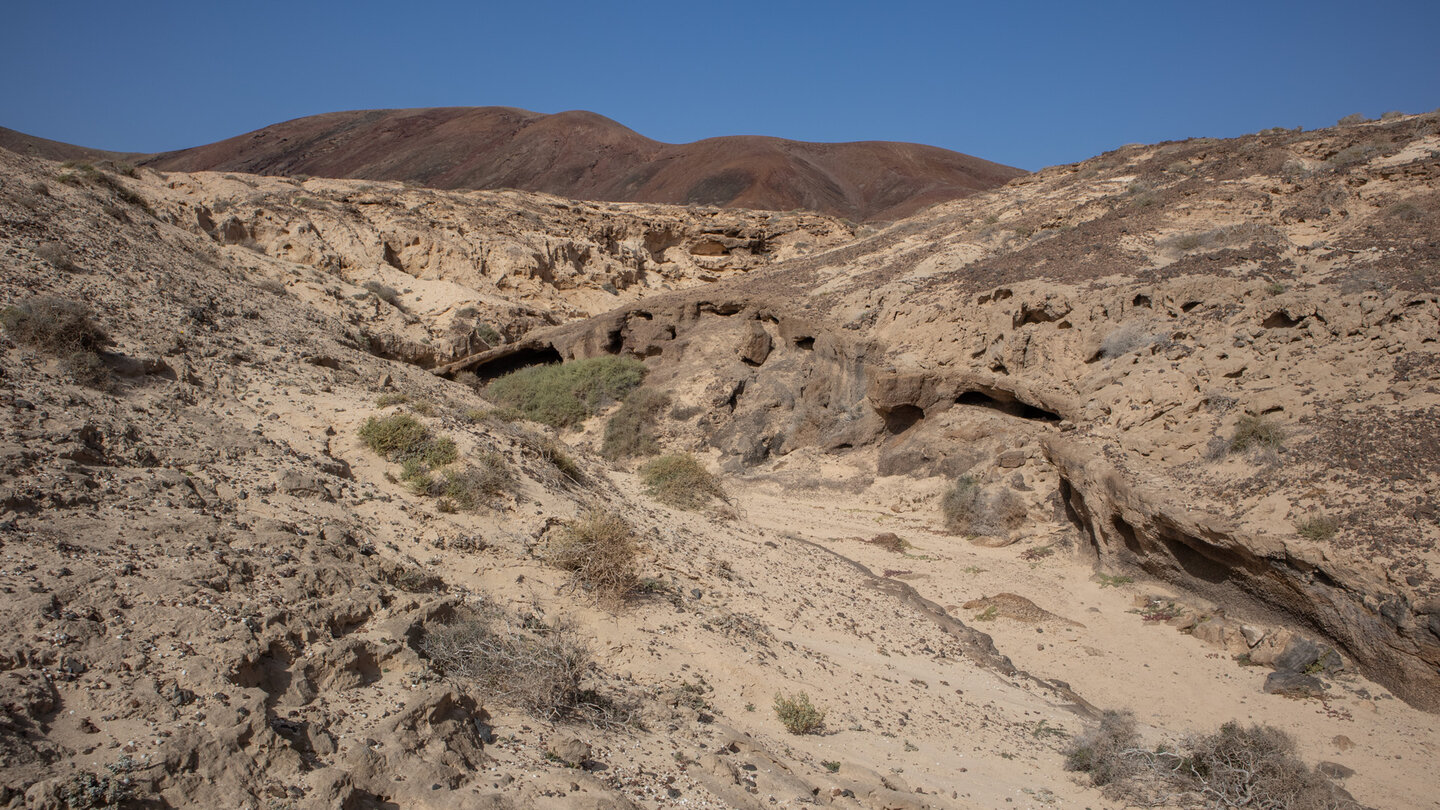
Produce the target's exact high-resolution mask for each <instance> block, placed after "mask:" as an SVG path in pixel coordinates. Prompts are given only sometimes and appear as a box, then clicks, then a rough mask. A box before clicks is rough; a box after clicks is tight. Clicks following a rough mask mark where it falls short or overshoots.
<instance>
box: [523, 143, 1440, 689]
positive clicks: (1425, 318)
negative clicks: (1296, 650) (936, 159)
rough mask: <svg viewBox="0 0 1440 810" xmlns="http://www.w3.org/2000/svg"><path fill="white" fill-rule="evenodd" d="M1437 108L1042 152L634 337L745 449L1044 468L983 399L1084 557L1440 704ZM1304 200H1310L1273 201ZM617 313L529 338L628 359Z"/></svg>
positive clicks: (891, 464)
mask: <svg viewBox="0 0 1440 810" xmlns="http://www.w3.org/2000/svg"><path fill="white" fill-rule="evenodd" d="M1432 123H1433V122H1432V121H1431V119H1430V118H1429V117H1421V118H1412V119H1406V120H1403V121H1397V122H1393V123H1388V124H1384V125H1375V126H1373V127H1368V128H1361V129H1340V130H1334V131H1321V132H1317V133H1306V134H1303V135H1301V134H1296V133H1269V134H1265V135H1260V136H1251V137H1249V138H1248V139H1246V140H1245V141H1244V143H1243V144H1241V145H1243V147H1244V149H1243V152H1244V153H1245V154H1247V155H1252V156H1253V155H1263V156H1264V159H1263V160H1260V161H1258V162H1255V161H1250V160H1249V159H1248V158H1246V159H1244V160H1241V159H1239V158H1237V157H1236V154H1237V153H1236V152H1235V151H1234V150H1235V149H1237V148H1238V146H1241V145H1237V144H1222V145H1216V144H1208V143H1194V144H1190V143H1181V144H1167V145H1161V146H1156V147H1127V148H1126V149H1125V150H1121V151H1119V152H1117V153H1112V154H1110V155H1106V156H1102V157H1101V158H1097V159H1096V160H1094V161H1089V162H1087V163H1086V164H1083V165H1081V166H1077V167H1060V168H1056V169H1050V170H1046V171H1044V172H1041V173H1039V174H1037V175H1035V176H1033V177H1031V178H1026V179H1024V180H1019V181H1015V182H1013V183H1012V184H1011V185H1009V186H1007V187H1005V188H1004V189H1001V190H999V191H997V192H994V193H992V194H990V195H986V196H985V197H983V198H977V199H975V200H969V201H961V202H956V203H950V204H947V205H944V206H937V207H936V208H934V209H931V210H930V211H928V212H926V213H925V214H924V215H922V216H920V217H917V218H916V219H914V220H912V221H909V222H907V223H905V224H904V225H903V226H897V227H895V228H892V229H889V230H886V231H882V232H881V233H879V234H878V235H876V236H874V237H872V238H870V239H868V240H866V241H864V242H862V243H860V244H858V245H854V246H850V247H847V248H845V249H843V250H839V251H834V252H832V253H830V254H826V255H823V256H818V257H813V258H808V259H797V260H793V261H791V262H788V263H785V264H783V265H781V266H780V267H779V268H778V269H776V270H774V271H771V272H768V273H766V274H765V276H764V277H763V278H758V279H756V280H754V281H752V282H750V283H747V284H744V285H740V284H732V285H725V286H724V287H723V288H721V289H722V290H723V291H724V292H725V293H727V294H728V296H727V297H725V298H722V297H721V296H718V295H716V291H714V290H707V291H706V292H705V293H704V295H703V296H701V295H686V294H684V293H679V294H675V295H671V296H667V297H665V298H662V299H656V300H653V301H651V302H650V303H649V304H648V305H647V308H646V309H647V312H650V313H653V318H654V320H653V322H650V323H649V324H648V325H647V330H648V332H647V334H650V333H653V332H654V330H655V329H656V328H657V326H656V324H657V323H660V322H661V321H663V322H664V323H666V324H669V325H670V326H671V327H673V330H674V337H673V338H670V339H667V340H664V341H660V342H655V341H653V340H649V339H648V338H647V339H646V340H645V341H643V342H644V344H645V348H644V349H643V354H645V355H646V356H650V357H653V358H655V360H656V362H655V368H656V370H657V375H659V376H658V377H657V379H659V380H663V381H667V382H668V381H669V380H672V379H673V380H680V379H701V380H704V381H705V384H704V386H703V390H704V391H705V392H706V393H705V395H704V397H703V399H705V400H706V402H707V404H709V405H710V406H712V407H715V408H716V410H717V411H718V413H717V414H716V415H714V416H712V417H711V418H710V419H708V420H705V421H703V422H702V423H701V427H702V429H703V430H704V431H705V435H706V436H707V441H709V442H710V443H711V444H712V445H713V446H715V447H719V448H720V449H722V450H723V452H724V453H725V454H726V456H727V457H729V458H731V459H732V460H733V462H734V463H735V464H737V465H740V466H741V467H743V466H748V465H754V464H758V463H761V462H763V461H764V460H765V459H767V458H772V457H775V456H777V455H782V454H784V453H786V452H788V451H789V450H791V449H793V448H795V447H798V446H813V447H820V448H826V449H830V450H838V451H843V450H845V449H848V448H853V447H858V446H861V445H865V446H872V445H873V446H878V447H879V454H878V456H877V458H878V465H877V471H878V472H879V473H881V474H921V475H958V474H960V473H962V472H964V471H965V470H967V469H970V468H972V467H973V466H974V465H975V464H977V463H979V462H980V461H981V460H982V459H985V458H991V457H993V458H996V459H999V458H1002V457H1003V458H1004V459H1005V461H1004V463H1003V464H999V466H1000V467H1001V468H1004V469H1012V468H1013V467H1012V466H1011V465H1015V464H1024V463H1026V462H1027V461H1028V460H1030V459H1032V458H1038V457H1039V456H1040V454H1039V453H1036V452H1033V451H1031V452H1026V453H1024V454H1023V456H1024V457H1023V458H1022V457H1021V454H1020V453H1017V452H1014V451H1016V450H1018V449H1019V448H1018V447H1009V446H1005V445H1004V443H1003V442H1001V443H995V442H994V440H993V439H988V438H985V437H983V436H981V435H980V434H977V433H975V432H974V430H973V429H971V428H969V427H962V426H960V425H959V424H958V423H957V422H956V421H955V420H956V417H955V412H956V409H961V410H962V411H963V410H965V409H984V410H986V411H989V412H992V413H995V414H1001V415H1003V416H1004V417H1006V418H1009V419H1011V420H1013V421H1011V422H1008V423H1007V424H1009V425H1010V426H1011V428H1007V429H1013V430H1014V431H1015V432H1016V434H1017V435H1016V438H1017V440H1018V441H1019V442H1020V444H1021V445H1025V444H1026V443H1027V442H1028V443H1030V444H1031V446H1032V447H1034V446H1039V445H1043V447H1044V448H1045V452H1044V463H1045V464H1047V465H1048V467H1049V468H1050V469H1051V470H1053V471H1054V473H1055V474H1056V477H1055V479H1054V480H1055V481H1056V484H1057V486H1058V487H1060V491H1059V493H1058V494H1059V495H1060V496H1061V498H1062V499H1063V500H1065V501H1067V502H1069V503H1071V510H1072V512H1073V513H1074V514H1075V516H1076V521H1077V523H1078V524H1079V525H1080V526H1081V527H1083V528H1084V530H1085V531H1086V532H1087V533H1088V535H1089V536H1092V537H1094V538H1095V542H1094V543H1093V544H1092V545H1091V549H1092V553H1094V554H1097V555H1099V556H1100V557H1101V558H1103V559H1104V560H1105V561H1107V562H1108V563H1113V564H1116V565H1120V566H1122V567H1127V566H1128V567H1135V568H1140V569H1143V570H1145V571H1146V572H1147V573H1149V574H1151V575H1153V576H1158V577H1161V578H1164V579H1166V580H1168V581H1170V582H1172V583H1174V584H1176V585H1180V586H1182V587H1185V588H1188V589H1192V590H1194V591H1196V592H1199V593H1202V594H1207V595H1211V596H1212V597H1213V598H1215V599H1221V600H1227V601H1230V602H1234V603H1236V604H1237V605H1238V606H1239V608H1238V609H1239V610H1241V611H1242V612H1244V611H1249V612H1251V613H1252V615H1255V616H1257V617H1263V618H1266V619H1274V620H1276V621H1281V622H1285V623H1289V624H1291V625H1292V626H1296V627H1298V628H1300V629H1303V630H1305V631H1307V632H1311V633H1317V634H1319V635H1321V636H1322V637H1324V638H1325V639H1328V640H1329V641H1330V642H1331V643H1334V644H1335V645H1337V646H1338V647H1339V648H1340V649H1341V651H1342V652H1343V653H1344V654H1345V655H1346V656H1348V657H1350V658H1353V659H1354V660H1355V661H1356V662H1358V663H1359V665H1360V666H1361V667H1362V668H1364V669H1365V671H1366V672H1367V673H1369V674H1370V675H1371V676H1372V677H1375V678H1376V679H1377V680H1379V681H1381V682H1382V683H1384V684H1386V685H1387V686H1389V687H1390V688H1392V689H1394V690H1396V691H1397V693H1400V694H1402V695H1404V696H1405V698H1406V699H1407V700H1410V701H1411V702H1413V703H1414V704H1416V705H1420V706H1425V707H1428V708H1432V709H1433V708H1437V707H1440V636H1437V634H1436V630H1437V628H1440V620H1437V618H1436V612H1435V607H1436V606H1437V604H1440V601H1437V600H1440V580H1437V578H1436V572H1435V571H1434V570H1433V565H1432V562H1431V561H1430V555H1429V550H1430V549H1433V548H1435V547H1436V545H1437V544H1440V523H1437V521H1436V520H1435V515H1436V514H1437V512H1436V510H1435V509H1434V507H1433V504H1434V503H1435V501H1436V499H1437V491H1436V483H1435V482H1436V481H1437V480H1440V469H1437V467H1436V463H1437V462H1436V460H1437V459H1440V389H1437V387H1436V384H1435V380H1436V378H1437V375H1436V369H1440V294H1437V292H1436V289H1437V284H1440V279H1437V278H1436V276H1435V275H1434V272H1433V268H1434V266H1436V265H1435V263H1434V262H1435V259H1436V258H1437V257H1440V254H1436V252H1435V251H1436V246H1435V242H1434V240H1433V238H1431V237H1430V236H1427V235H1425V234H1424V233H1423V232H1422V230H1417V229H1420V228H1422V225H1423V223H1431V224H1433V225H1436V226H1440V220H1436V219H1435V217H1436V216H1437V215H1436V214H1435V211H1434V202H1435V199H1436V197H1435V194H1436V192H1435V190H1434V186H1435V183H1436V182H1437V180H1440V164H1437V161H1436V159H1435V158H1434V156H1433V148H1434V147H1435V146H1440V142H1437V141H1436V138H1435V136H1434V135H1433V133H1431V132H1430V130H1429V129H1427V128H1426V127H1428V126H1431V125H1432ZM1362 146H1363V147H1365V148H1366V150H1368V151H1366V152H1365V154H1367V155H1369V157H1368V158H1367V159H1366V160H1365V161H1361V162H1359V163H1355V162H1349V161H1342V162H1335V161H1329V158H1328V157H1327V156H1334V155H1336V154H1340V153H1341V152H1343V151H1344V150H1346V149H1352V151H1353V150H1354V149H1358V148H1360V147H1362ZM1347 154H1348V153H1347ZM1242 164H1243V165H1244V167H1245V168H1244V170H1243V171H1242V170H1241V168H1240V166H1241V165H1242ZM1177 167H1179V168H1177ZM1180 168H1184V171H1181V170H1180ZM1086 177H1089V178H1091V179H1089V180H1086V179H1085V178H1086ZM1317 194H1319V195H1321V196H1325V197H1326V199H1327V200H1331V201H1330V202H1329V203H1327V204H1326V205H1323V206H1320V207H1318V208H1316V210H1315V212H1313V215H1312V214H1306V213H1304V211H1301V210H1300V208H1296V207H1294V206H1292V205H1291V203H1292V202H1293V203H1295V205H1299V204H1300V203H1302V202H1304V201H1305V200H1309V199H1311V198H1312V197H1315V195H1317ZM1137 195H1139V196H1141V197H1143V199H1136V197H1137ZM1326 195H1328V196H1326ZM1331 198H1333V199H1331ZM1342 203H1343V206H1344V207H1343V208H1341V207H1339V206H1340V205H1341V204H1342ZM1287 206H1290V207H1287ZM1300 207H1301V208H1303V205H1302V206H1300ZM1322 209H1323V213H1322V212H1321V211H1322ZM1022 210H1023V211H1024V213H1023V214H1016V213H1015V212H1016V211H1022ZM1306 210H1308V209H1306ZM1285 212H1289V213H1285ZM978 223H988V225H986V226H984V227H982V226H980V225H979V224H978ZM720 300H723V301H726V303H725V304H724V305H723V306H717V305H716V304H715V303H714V302H716V301H720ZM661 302H664V304H663V305H662V303H661ZM747 310H750V311H754V312H756V313H763V317H761V318H760V319H759V320H760V321H761V322H765V318H769V319H772V320H773V323H774V324H775V327H776V328H775V329H774V330H772V331H773V333H774V334H775V336H776V337H778V338H780V339H779V340H776V342H775V349H774V350H773V353H772V354H771V355H770V356H769V357H768V358H767V359H766V360H765V361H764V363H763V365H760V366H755V365H753V364H751V363H743V362H738V363H737V362H736V361H735V359H734V357H735V355H734V354H733V353H732V354H730V355H729V356H726V357H721V356H718V355H717V356H714V357H711V356H709V355H707V354H706V353H705V352H706V348H705V347H706V346H708V345H710V344H712V343H723V344H724V345H725V346H727V347H733V346H737V345H739V346H746V345H748V343H747V341H750V340H751V339H752V338H753V339H758V333H757V332H756V331H755V329H756V327H755V324H754V320H755V319H754V318H742V321H743V324H744V325H743V328H741V327H739V326H736V327H733V328H732V327H730V326H723V325H722V320H723V319H724V318H731V317H734V316H733V315H726V314H722V312H732V311H733V312H743V311H747ZM707 312H708V313H710V314H709V315H707V314H706V313H707ZM712 316H718V317H712ZM625 318H626V316H625V315H624V314H623V311H622V312H621V313H617V314H614V315H610V316H607V317H606V318H605V319H602V320H599V321H596V322H595V323H593V324H591V325H589V326H583V327H580V328H577V329H568V330H556V331H553V332H537V333H535V335H534V339H535V340H536V341H539V342H541V343H544V344H545V345H548V346H552V347H553V348H554V349H555V350H556V351H558V352H559V353H560V354H561V355H564V356H585V355H586V354H588V353H593V352H595V351H612V352H613V351H619V352H627V351H630V352H634V353H642V352H635V349H634V347H633V346H632V343H633V341H631V339H630V337H629V335H630V332H629V331H627V328H626V327H625V325H624V324H625ZM787 333H788V334H787ZM721 335H723V337H721ZM667 336H668V334H667ZM582 347H583V348H582ZM731 351H732V352H733V351H734V350H731ZM698 398H701V397H697V399H698ZM942 423H944V424H942ZM1257 436H1258V437H1260V438H1254V437H1257ZM1061 437H1063V439H1062V438H1061ZM987 441H988V442H991V443H990V444H985V443H984V442H987ZM1007 441H1008V440H1007ZM1037 443H1038V445H1037ZM1432 451H1433V452H1432ZM1156 481H1164V482H1166V485H1165V487H1164V489H1167V490H1170V494H1169V495H1168V496H1167V497H1166V498H1161V497H1160V496H1159V495H1158V494H1157V489H1159V488H1156V487H1152V486H1149V485H1146V486H1141V485H1140V484H1141V482H1156ZM1181 493H1183V494H1181ZM1082 502H1083V508H1082ZM1175 503H1184V504H1186V506H1185V508H1184V509H1183V510H1177V509H1176V508H1174V507H1173V506H1172V505H1173V504H1175ZM1317 518H1319V520H1316V519H1317ZM1306 526H1314V527H1319V528H1305V527H1306ZM1326 527H1328V528H1326Z"/></svg>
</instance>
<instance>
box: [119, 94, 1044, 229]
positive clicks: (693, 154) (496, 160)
mask: <svg viewBox="0 0 1440 810" xmlns="http://www.w3.org/2000/svg"><path fill="white" fill-rule="evenodd" d="M140 162H141V163H142V164H143V165H147V166H150V167H152V168H155V169H159V170H162V171H232V172H247V173H253V174H272V175H274V174H290V175H293V174H309V175H315V176H319V177H341V178H356V179H373V180H402V181H410V182H415V183H419V184H422V185H426V186H432V187H435V188H445V189H467V188H473V189H491V188H517V189H523V190H526V191H541V192H547V193H551V194H556V195H559V196H563V197H569V198H572V199H593V200H612V201H620V202H653V203H673V204H681V205H713V206H722V207H742V208H760V209H768V210H790V209H806V210H812V211H819V212H823V213H828V214H834V215H838V216H844V217H849V218H851V219H855V220H888V219H898V218H901V217H904V216H907V215H909V214H912V213H914V212H916V211H918V210H920V209H922V208H925V207H926V206H929V205H932V204H934V203H937V202H943V201H946V200H953V199H957V198H960V197H965V196H969V195H970V194H974V193H976V192H979V191H985V190H987V189H991V188H994V187H996V186H999V185H1003V184H1004V183H1005V182H1006V181H1008V180H1010V179H1012V178H1015V177H1019V176H1022V175H1024V174H1026V172H1025V171H1024V170H1022V169H1017V168H1013V167H1010V166H1004V165H1001V164H998V163H992V162H990V161H987V160H982V159H980V158H976V157H971V156H969V155H964V154H961V153H959V152H952V151H950V150H947V149H941V148H939V147H934V146H923V145H920V144H911V143H893V142H886V141H860V142H853V143H808V142H802V141H790V140H785V139H782V138H771V137H764V136H752V135H744V136H729V137H720V138H708V139H705V140H701V141H695V142H694V143H688V144H666V143H661V142H659V141H654V140H651V139H649V138H646V137H644V136H643V135H640V134H639V133H637V132H635V131H634V130H631V129H629V128H627V127H625V126H623V125H621V124H619V123H617V122H615V121H612V120H610V119H609V118H606V117H604V116H602V115H598V114H596V113H592V112H584V111H571V112H562V113H555V114H543V113H535V112H530V111H527V110H521V109H516V108H511V107H440V108H428V109H410V110H361V111H353V112H337V113H326V114H323V115H315V116H309V117H306V118H297V119H295V120H292V121H286V122H284V123H279V124H274V125H272V126H268V127H264V128H262V129H258V130H256V131H254V132H250V133H246V134H244V135H238V136H236V137H234V138H229V139H226V140H223V141H219V142H216V143H212V144H207V145H205V146H197V147H194V148H191V149H182V150H179V151H174V152H165V153H161V154H156V155H151V156H148V157H145V158H143V159H142V160H141V161H140Z"/></svg>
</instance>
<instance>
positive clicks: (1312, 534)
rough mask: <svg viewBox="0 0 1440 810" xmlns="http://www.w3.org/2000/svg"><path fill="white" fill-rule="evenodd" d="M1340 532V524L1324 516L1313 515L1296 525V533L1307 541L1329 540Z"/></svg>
mask: <svg viewBox="0 0 1440 810" xmlns="http://www.w3.org/2000/svg"><path fill="white" fill-rule="evenodd" d="M1339 530H1340V522H1339V521H1337V520H1336V519H1335V518H1333V517H1331V516H1329V515H1324V514H1318V513H1317V514H1313V515H1309V516H1307V517H1305V518H1304V519H1302V520H1300V522H1298V523H1296V524H1295V532H1296V533H1297V534H1299V535H1300V536H1301V537H1303V538H1305V539H1306V540H1314V541H1316V542H1320V541H1323V540H1329V539H1330V538H1332V537H1334V536H1335V532H1337V531H1339Z"/></svg>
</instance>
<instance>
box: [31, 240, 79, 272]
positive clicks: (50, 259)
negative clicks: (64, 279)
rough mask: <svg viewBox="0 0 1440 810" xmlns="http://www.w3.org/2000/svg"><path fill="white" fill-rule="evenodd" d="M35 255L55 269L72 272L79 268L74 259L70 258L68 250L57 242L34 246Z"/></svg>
mask: <svg viewBox="0 0 1440 810" xmlns="http://www.w3.org/2000/svg"><path fill="white" fill-rule="evenodd" d="M35 256H36V258H39V259H40V260H41V261H43V262H45V263H46V264H48V265H50V266H51V267H53V268H55V269H56V270H64V271H66V272H67V273H73V272H75V271H76V270H79V269H80V267H79V265H77V264H75V260H74V259H73V258H71V256H70V251H69V250H68V249H67V248H66V247H65V246H64V245H62V244H60V243H59V242H45V243H44V244H41V245H40V246H39V247H37V248H35Z"/></svg>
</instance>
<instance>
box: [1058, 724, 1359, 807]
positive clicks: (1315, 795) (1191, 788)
mask: <svg viewBox="0 0 1440 810" xmlns="http://www.w3.org/2000/svg"><path fill="white" fill-rule="evenodd" d="M1065 764H1066V767H1067V768H1068V769H1070V770H1074V771H1084V772H1086V773H1089V774H1090V777H1091V781H1092V783H1093V784H1095V785H1097V786H1103V787H1105V788H1106V792H1107V793H1109V794H1111V795H1112V796H1116V797H1122V798H1124V799H1126V800H1128V801H1132V802H1135V803H1137V804H1141V805H1146V806H1150V805H1155V804H1166V805H1176V806H1181V807H1205V808H1241V807H1246V808H1273V810H1282V809H1284V810H1340V809H1341V808H1347V809H1350V808H1354V809H1356V810H1358V808H1359V805H1358V804H1356V802H1355V800H1354V799H1353V798H1352V797H1351V796H1350V795H1349V794H1348V793H1346V792H1345V791H1344V790H1343V789H1341V788H1340V787H1338V786H1337V785H1335V784H1334V783H1333V782H1331V781H1330V780H1329V779H1328V778H1326V777H1325V776H1324V775H1323V774H1320V773H1318V772H1316V771H1313V770H1311V769H1310V768H1309V767H1307V766H1306V765H1305V763H1303V762H1301V761H1300V759H1299V757H1297V756H1296V754H1295V741H1294V740H1293V739H1292V738H1291V737H1290V735H1288V734H1286V733H1285V732H1284V731H1281V730H1280V729H1277V728H1275V727H1273V726H1262V725H1252V726H1249V727H1244V726H1241V725H1240V724H1238V723H1235V722H1230V723H1226V724H1224V725H1223V726H1221V727H1220V729H1219V731H1216V732H1214V733H1212V734H1204V735H1197V736H1192V737H1190V738H1188V739H1187V740H1186V742H1185V744H1184V746H1181V747H1175V746H1160V747H1157V748H1153V749H1151V748H1147V747H1145V746H1144V745H1142V744H1141V741H1140V735H1139V734H1138V733H1137V731H1136V729H1135V719H1134V717H1133V716H1131V715H1130V714H1129V713H1124V714H1118V713H1115V712H1106V713H1105V715H1104V716H1102V717H1101V719H1100V724H1099V725H1098V726H1097V727H1096V728H1094V729H1091V730H1089V731H1087V732H1085V733H1084V734H1081V735H1080V736H1078V737H1076V738H1075V740H1074V742H1073V743H1072V744H1071V745H1070V747H1069V749H1068V750H1067V751H1066V760H1065Z"/></svg>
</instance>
